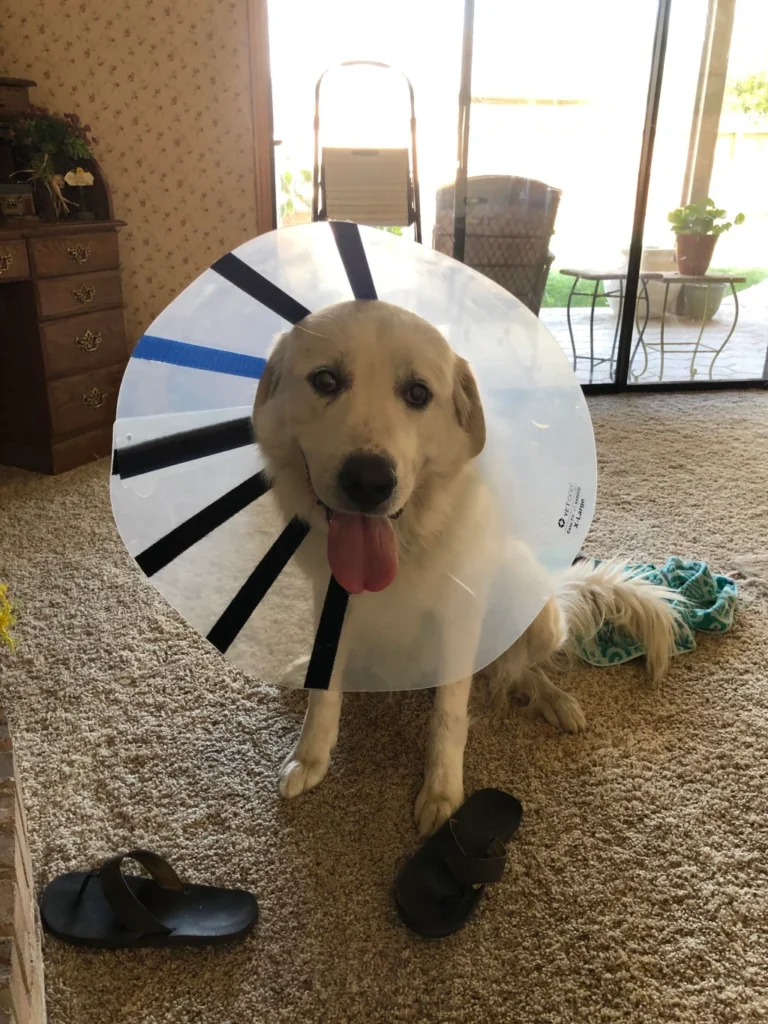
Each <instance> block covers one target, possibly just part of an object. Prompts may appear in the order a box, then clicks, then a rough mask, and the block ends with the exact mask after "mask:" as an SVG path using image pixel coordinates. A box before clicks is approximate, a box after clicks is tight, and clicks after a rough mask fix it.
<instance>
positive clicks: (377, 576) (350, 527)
mask: <svg viewBox="0 0 768 1024" xmlns="http://www.w3.org/2000/svg"><path fill="white" fill-rule="evenodd" d="M328 562H329V564H330V566H331V572H332V573H333V575H334V576H335V577H336V580H337V581H338V582H339V583H340V584H341V585H342V587H344V589H345V590H346V591H348V592H349V593H350V594H362V592H363V591H364V590H373V591H376V590H384V588H385V587H388V586H389V584H390V583H391V582H392V580H393V579H394V578H395V576H396V575H397V538H396V537H395V531H394V529H393V528H392V523H391V522H390V521H389V519H387V518H385V517H384V516H358V515H348V514H347V513H346V512H334V513H333V517H332V518H331V523H330V526H329V528H328Z"/></svg>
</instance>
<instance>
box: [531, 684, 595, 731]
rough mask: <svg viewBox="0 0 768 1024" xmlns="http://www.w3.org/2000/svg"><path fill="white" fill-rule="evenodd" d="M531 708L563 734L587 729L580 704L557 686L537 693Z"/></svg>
mask: <svg viewBox="0 0 768 1024" xmlns="http://www.w3.org/2000/svg"><path fill="white" fill-rule="evenodd" d="M533 706H534V708H535V709H536V710H537V711H539V712H540V713H541V714H542V715H543V716H544V717H545V718H546V720H547V721H548V722H549V724H550V725H554V727H555V728H556V729H562V730H563V731H564V732H583V731H584V730H585V729H586V727H587V719H586V718H585V716H584V712H583V711H582V710H581V704H579V702H578V701H577V700H576V698H575V697H572V696H571V695H570V693H566V692H565V690H561V689H560V688H559V687H558V686H552V687H551V688H550V689H548V690H547V691H546V692H545V693H539V694H538V695H537V697H536V700H535V701H534V704H533Z"/></svg>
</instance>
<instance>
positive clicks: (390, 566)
mask: <svg viewBox="0 0 768 1024" xmlns="http://www.w3.org/2000/svg"><path fill="white" fill-rule="evenodd" d="M254 425H255V432H256V437H257V439H258V444H259V445H260V447H261V449H262V451H263V453H264V457H265V460H266V465H267V471H268V473H269V474H270V476H271V478H272V481H273V485H274V492H275V495H276V497H277V500H278V503H279V505H280V507H281V509H282V512H283V513H284V515H285V516H286V517H287V518H291V517H293V516H299V517H301V518H303V519H305V520H306V521H308V522H310V523H311V524H312V526H313V529H312V530H311V531H310V533H309V535H308V537H307V539H306V541H305V542H304V543H303V544H302V546H301V548H300V549H299V552H298V556H297V557H298V559H299V563H300V565H301V567H302V568H303V570H304V571H305V572H306V573H307V574H308V575H309V577H310V579H311V580H312V583H313V587H314V604H315V621H316V622H317V620H318V618H319V615H320V611H321V609H322V606H323V601H324V598H325V593H326V589H327V585H328V566H329V563H330V566H331V569H332V571H333V574H334V576H335V577H336V579H337V581H338V582H339V583H340V584H341V585H342V586H343V587H344V588H345V589H346V590H348V591H349V592H350V593H352V594H355V595H357V596H356V597H355V598H354V600H352V601H350V603H349V607H348V610H347V615H346V619H345V623H344V628H343V630H342V634H341V640H340V643H339V648H338V651H337V655H336V661H335V663H334V669H333V675H332V678H331V684H330V687H329V689H328V690H327V691H319V690H315V691H312V692H311V693H310V695H309V705H308V708H307V713H306V717H305V720H304V725H303V728H302V731H301V736H300V737H299V740H298V742H297V743H296V745H295V747H294V749H293V750H292V752H291V753H290V755H289V756H288V758H287V759H286V761H285V764H284V765H283V768H282V771H281V773H280V792H281V793H282V795H283V796H286V797H294V796H298V795H299V794H300V793H303V792H305V791H306V790H308V789H311V788H312V787H313V786H316V785H317V784H318V783H319V782H320V781H321V780H322V779H323V778H324V776H325V774H326V772H327V770H328V765H329V763H330V756H331V751H332V750H333V747H334V745H335V743H336V738H337V734H338V722H339V713H340V710H341V688H340V681H341V678H342V676H343V674H344V672H345V669H347V668H348V667H349V661H350V656H351V654H352V653H353V652H354V651H355V650H356V649H360V648H362V649H365V648H367V647H369V646H371V645H372V644H374V643H379V644H380V643H381V640H382V636H383V637H384V638H385V641H386V643H387V644H397V643H400V642H402V643H403V644H408V643H411V642H413V640H414V638H418V635H419V630H420V628H421V624H422V622H423V621H424V615H425V613H426V612H428V610H429V609H430V607H432V604H433V602H434V601H435V600H436V599H437V598H438V594H439V588H441V587H442V588H443V589H444V587H445V584H444V580H445V570H444V567H445V564H446V559H447V558H448V557H449V556H451V554H455V553H456V552H457V551H459V550H461V549H462V547H463V546H464V545H466V543H467V541H468V538H469V537H470V535H471V536H472V538H473V540H474V541H476V540H477V535H478V533H481V534H482V536H483V538H485V539H484V541H483V542H482V543H480V545H479V547H478V544H477V543H475V548H474V549H473V557H475V555H477V557H478V558H479V559H480V560H481V561H482V560H483V559H484V558H488V557H495V558H496V561H497V563H498V561H499V560H500V559H501V558H502V557H503V558H504V559H505V564H506V565H508V566H509V572H510V573H512V574H515V575H513V576H512V577H511V579H512V581H513V589H514V586H517V584H518V578H517V574H519V575H520V579H519V583H520V586H521V587H523V586H525V585H526V584H525V571H526V570H525V569H524V568H522V567H523V566H524V560H522V561H521V559H520V551H516V552H515V553H514V557H510V553H509V552H505V553H504V554H503V556H502V553H501V552H499V551H498V550H497V549H495V546H496V544H497V537H496V534H495V531H494V529H493V527H492V525H489V526H488V528H487V529H482V530H479V529H478V525H479V524H486V523H489V524H490V522H491V515H492V514H491V510H490V506H489V505H488V502H487V494H486V493H485V489H484V487H483V485H482V482H481V479H480V475H479V473H478V472H477V469H476V466H475V464H474V462H473V460H474V457H475V456H476V455H478V454H479V453H480V452H481V451H482V449H483V446H484V443H485V422H484V417H483V410H482V406H481V403H480V398H479V394H478V390H477V385H476V383H475V380H474V377H473V374H472V371H471V370H470V367H469V365H468V363H467V362H466V361H465V360H464V359H461V358H460V357H458V356H457V355H456V354H455V353H454V352H453V350H452V349H451V348H450V346H449V345H448V343H447V342H446V340H445V339H444V338H443V336H442V335H441V334H440V332H439V331H438V330H436V329H435V328H434V327H433V326H432V325H430V324H429V323H427V322H426V321H425V320H422V319H421V318H420V317H418V316H416V315H415V314H412V313H408V312H406V311H405V310H402V309H400V308H398V307H395V306H392V305H389V304H388V303H385V302H379V301H373V302H370V301H354V302H345V303H341V304H339V305H336V306H332V307H329V308H327V309H325V310H322V311H321V312H319V313H314V314H312V315H310V316H308V317H307V318H306V319H305V320H303V321H301V323H299V324H298V325H297V326H295V327H294V328H293V329H292V330H290V331H288V332H287V333H286V334H284V335H282V336H281V337H280V338H279V339H278V341H277V344H276V346H275V348H274V350H273V352H272V354H271V356H270V358H269V361H268V364H267V367H266V370H265V373H264V375H263V377H262V378H261V380H260V382H259V387H258V391H257V393H256V401H255V406H254ZM483 577H484V570H483V567H482V566H481V569H480V571H479V573H478V578H483ZM669 596H670V595H669V594H668V593H667V592H665V591H664V590H662V588H660V587H656V586H653V585H651V584H648V583H646V582H644V581H642V580H638V579H633V578H630V577H629V576H628V575H627V574H625V573H624V572H623V571H622V569H621V568H620V567H619V566H618V565H616V564H610V563H609V564H604V565H600V566H598V567H593V566H592V565H591V564H587V563H581V564H577V565H576V566H574V567H572V568H571V569H570V570H569V572H568V573H567V574H566V577H565V580H564V581H563V583H562V584H561V586H560V587H559V589H558V591H557V593H556V594H555V595H554V596H553V597H551V598H550V599H549V600H548V601H547V603H546V604H545V606H544V608H543V609H542V611H541V612H540V614H539V615H538V616H537V617H536V619H535V620H534V621H533V622H532V623H531V625H530V626H529V627H528V629H527V630H526V631H525V633H524V634H523V635H522V636H521V637H520V638H519V639H518V640H517V641H516V642H515V643H514V644H513V645H512V647H510V648H509V650H508V651H507V652H506V653H505V654H503V655H502V656H501V657H500V658H499V659H498V660H497V661H495V662H494V663H493V664H492V665H490V666H489V667H488V668H487V669H485V670H484V671H483V672H482V673H481V676H483V677H484V678H485V679H486V680H487V681H488V682H489V683H490V684H491V686H492V688H493V690H494V691H495V692H496V693H497V694H498V693H501V692H504V691H513V692H518V693H521V694H524V695H525V696H527V697H528V698H529V701H530V702H531V704H532V705H533V706H535V707H537V708H538V709H539V710H540V711H541V713H542V714H543V715H544V717H545V718H546V719H547V721H549V722H551V723H552V724H553V725H556V726H559V727H561V728H563V729H566V730H568V731H571V732H573V731H578V730H580V729H583V728H584V726H585V719H584V715H583V713H582V711H581V708H580V707H579V704H578V702H577V701H576V700H575V699H574V698H573V697H571V696H570V695H568V694H567V693H565V692H564V691H563V690H561V689H559V688H558V687H557V686H555V685H554V684H553V683H552V682H551V681H550V680H549V679H548V678H547V677H546V675H545V674H544V672H543V667H544V666H546V665H547V663H548V662H550V661H551V660H552V658H553V656H554V655H555V654H556V653H557V652H559V651H561V650H563V649H567V647H568V643H569V640H570V641H571V642H572V641H573V639H574V638H575V637H578V636H583V637H587V636H592V635H593V634H594V633H595V632H596V631H597V629H598V628H599V627H600V625H601V624H602V623H603V622H604V621H606V620H610V621H612V622H614V623H616V624H617V625H621V626H623V627H624V628H626V629H627V630H628V631H629V632H630V633H631V634H632V635H634V636H637V637H639V638H641V639H642V641H643V643H644V645H645V647H646V650H647V652H648V655H647V667H648V672H649V674H650V675H651V677H652V678H653V679H657V678H658V677H659V676H660V675H661V674H662V673H663V671H664V670H665V668H666V666H667V662H668V660H669V657H670V654H671V651H672V646H673V637H674V629H675V619H676V616H675V613H674V611H673V610H672V608H671V607H670V605H669V603H668V600H669ZM461 621H462V625H463V626H464V619H462V620H461ZM479 629H480V622H479V621H478V622H474V623H472V622H470V623H469V624H468V625H466V628H462V630H455V629H454V630H452V631H451V630H447V631H446V633H445V635H444V636H443V637H442V640H441V643H442V644H443V648H442V650H443V653H444V657H445V662H446V664H449V665H451V666H456V665H457V664H466V665H468V666H471V663H472V657H473V655H474V649H475V645H476V643H477V639H478V636H479ZM472 679H473V677H472V673H471V668H467V670H466V677H465V678H463V679H461V680H460V681H459V682H455V683H451V684H449V685H443V686H440V687H438V688H437V690H436V693H435V705H434V711H433V715H432V721H431V725H430V734H429V744H428V752H427V764H426V774H425V778H424V784H423V786H422V789H421V792H420V793H419V796H418V799H417V801H416V809H415V814H416V822H417V825H418V827H419V830H420V831H421V833H422V834H427V833H429V832H432V831H433V830H435V829H436V828H438V827H439V826H440V825H441V824H442V822H443V821H445V820H446V818H448V817H449V816H450V815H451V814H452V813H453V812H454V811H455V810H456V808H457V807H458V806H459V805H460V804H461V803H462V801H463V798H464V790H463V759H464V747H465V743H466V739H467V727H468V714H467V706H468V701H469V695H470V689H471V686H472Z"/></svg>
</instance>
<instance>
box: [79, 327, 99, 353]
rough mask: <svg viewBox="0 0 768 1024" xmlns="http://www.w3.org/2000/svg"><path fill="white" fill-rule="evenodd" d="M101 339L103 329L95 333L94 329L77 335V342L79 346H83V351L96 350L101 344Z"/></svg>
mask: <svg viewBox="0 0 768 1024" xmlns="http://www.w3.org/2000/svg"><path fill="white" fill-rule="evenodd" d="M101 341H102V338H101V331H96V333H95V334H94V332H93V331H91V330H88V331H86V332H85V334H76V335H75V344H76V345H77V347H78V348H81V349H82V350H83V352H95V351H96V349H97V348H98V347H99V345H100V344H101Z"/></svg>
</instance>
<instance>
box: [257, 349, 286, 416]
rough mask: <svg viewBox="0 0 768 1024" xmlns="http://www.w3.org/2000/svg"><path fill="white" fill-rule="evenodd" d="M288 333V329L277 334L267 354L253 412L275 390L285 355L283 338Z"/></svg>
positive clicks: (265, 401) (263, 403)
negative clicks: (267, 357) (272, 346)
mask: <svg viewBox="0 0 768 1024" xmlns="http://www.w3.org/2000/svg"><path fill="white" fill-rule="evenodd" d="M288 334H290V331H288V332H286V333H285V334H281V335H279V336H278V338H277V341H276V342H275V345H274V348H273V349H272V351H271V352H270V354H269V359H268V360H267V365H266V366H265V367H264V373H262V375H261V378H260V379H259V386H258V387H257V388H256V400H255V402H254V403H253V409H254V412H258V410H259V409H260V408H261V407H262V405H266V403H267V402H268V401H269V399H270V398H271V397H272V395H274V393H275V391H277V385H278V384H279V383H280V373H281V371H282V364H283V357H284V355H285V339H286V338H287V337H288Z"/></svg>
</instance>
